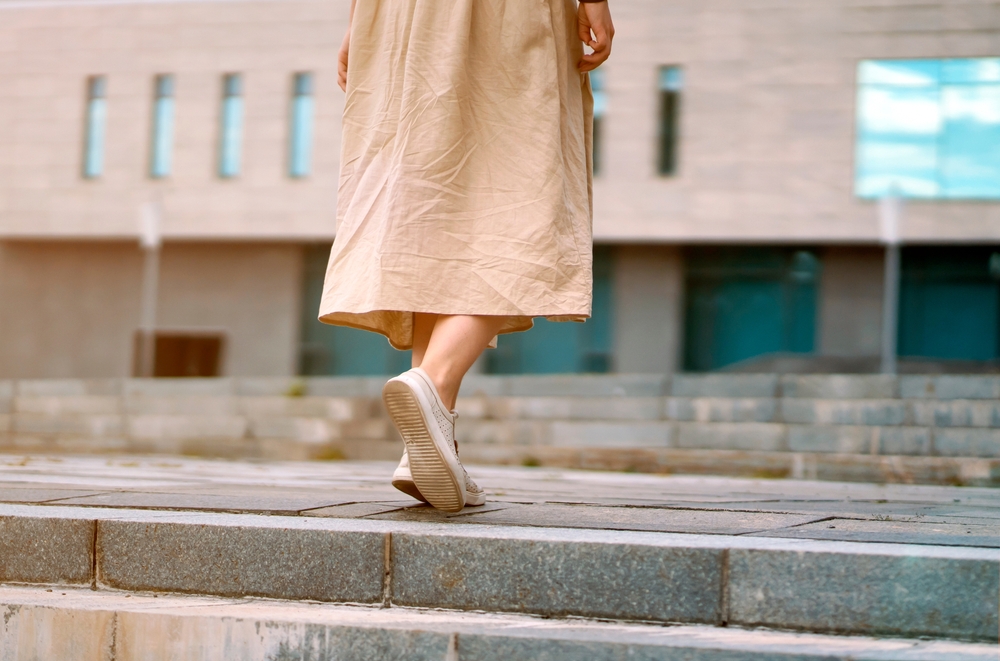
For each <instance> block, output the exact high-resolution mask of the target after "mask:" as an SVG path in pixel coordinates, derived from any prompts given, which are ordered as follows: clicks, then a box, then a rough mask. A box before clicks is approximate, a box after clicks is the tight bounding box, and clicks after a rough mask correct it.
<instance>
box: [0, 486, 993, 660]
mask: <svg viewBox="0 0 1000 661" xmlns="http://www.w3.org/2000/svg"><path fill="white" fill-rule="evenodd" d="M0 516H2V517H4V519H3V520H5V521H14V522H15V524H14V525H13V526H12V527H10V528H9V529H8V530H9V534H7V535H5V539H6V543H7V544H11V545H15V547H17V545H26V544H31V543H34V542H33V541H32V540H33V539H35V536H36V534H37V532H38V530H37V528H38V526H43V527H45V526H48V527H49V528H51V529H52V530H53V531H55V532H54V533H51V532H50V537H54V538H58V537H62V536H63V535H67V534H68V535H69V537H68V539H70V540H71V541H70V544H71V545H70V546H68V547H66V550H65V551H60V554H61V555H63V554H65V555H68V557H66V558H63V560H62V561H63V562H66V563H68V566H74V567H76V566H79V567H83V566H87V567H89V565H88V562H90V560H91V558H92V557H96V562H94V563H93V564H94V566H95V567H96V572H97V573H96V576H92V577H90V578H92V579H93V580H94V581H95V582H96V584H97V585H98V586H109V587H114V588H119V589H126V590H150V591H164V592H186V593H199V594H216V595H225V596H242V595H257V596H267V597H275V598H297V599H316V600H324V601H335V602H355V603H381V602H382V601H383V600H385V601H388V602H392V603H398V604H403V605H409V606H419V607H429V608H438V607H445V608H455V609H461V610H482V609H488V610H491V611H508V612H526V613H533V614H538V615H577V616H582V617H615V618H618V619H641V620H654V621H662V622H689V623H702V624H721V623H725V622H729V623H732V624H745V625H749V626H768V627H774V628H779V629H781V628H783V629H806V630H811V631H817V632H831V633H847V634H850V633H862V632H863V633H866V634H891V635H902V636H939V637H958V638H967V639H973V640H992V639H995V636H996V631H997V627H998V621H997V613H998V610H1000V603H998V592H1000V550H994V549H984V548H976V547H946V546H931V545H914V544H886V543H857V542H833V541H815V540H802V539H785V538H764V537H741V536H728V535H696V534H671V533H651V532H632V531H609V530H594V529H568V528H531V527H516V526H489V525H479V524H462V525H454V524H447V523H416V522H398V521H385V520H370V519H329V518H313V517H287V516H254V515H247V514H210V513H197V512H168V511H152V512H143V511H137V510H127V509H109V508H96V507H95V508H84V507H67V506H56V505H53V506H31V505H3V506H0ZM21 521H29V522H31V523H30V525H29V526H28V527H27V528H25V527H24V525H27V524H19V523H16V522H21ZM95 521H96V535H95V537H96V547H95V548H96V556H91V555H88V554H89V553H90V552H91V551H90V549H91V547H90V545H89V543H88V544H86V545H85V544H82V543H79V538H80V533H79V532H78V530H77V529H78V528H80V527H81V526H91V525H94V524H93V522H95ZM60 527H62V528H60ZM63 529H65V530H66V531H71V533H72V534H70V533H69V532H67V533H63V532H62V530H63ZM83 529H86V528H83ZM74 539H75V540H77V542H72V540H74ZM88 541H89V540H88ZM387 546H388V549H387ZM386 563H388V564H386ZM859 571H861V575H862V576H863V577H864V581H863V583H864V589H863V590H861V591H860V592H859V586H858V581H857V576H858V575H859V574H858V572H859ZM43 575H44V576H43ZM39 576H43V577H48V576H50V574H49V573H44V572H43V573H42V574H39V573H38V572H37V571H35V570H34V569H33V567H32V565H31V561H30V558H29V559H28V560H27V561H26V562H25V563H22V565H17V566H13V567H11V568H9V569H8V571H7V574H6V575H5V577H4V580H6V581H8V582H35V581H38V580H39V578H38V577H39ZM789 576H797V577H798V576H801V580H794V581H789V580H788V577H789ZM383 577H385V580H384V581H383ZM86 578H87V577H84V576H78V575H75V574H74V575H73V577H72V580H68V579H67V580H65V582H67V583H70V582H77V583H79V582H86ZM45 582H62V579H60V580H56V581H53V580H51V579H46V580H45ZM623 586H626V589H624V590H623V589H622V588H623ZM900 586H902V587H903V588H905V589H899V588H900ZM817 594H823V595H824V598H823V599H817V598H816V595H817ZM724 595H728V598H727V597H725V596H724ZM761 595H764V596H765V597H767V598H764V597H761ZM768 595H770V596H768ZM928 599H932V600H933V603H932V604H931V602H929V601H928Z"/></svg>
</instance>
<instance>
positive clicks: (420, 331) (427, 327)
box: [410, 312, 439, 367]
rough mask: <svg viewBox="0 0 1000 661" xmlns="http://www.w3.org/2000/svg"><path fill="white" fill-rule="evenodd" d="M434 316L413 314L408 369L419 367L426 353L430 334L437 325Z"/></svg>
mask: <svg viewBox="0 0 1000 661" xmlns="http://www.w3.org/2000/svg"><path fill="white" fill-rule="evenodd" d="M438 316H439V315H436V314H427V313H424V312H414V313H413V355H412V358H411V360H410V367H420V363H421V362H422V361H423V360H424V354H425V353H426V352H427V345H428V344H430V342H431V333H433V332H434V324H436V323H437V320H438Z"/></svg>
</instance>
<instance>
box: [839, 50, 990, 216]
mask: <svg viewBox="0 0 1000 661" xmlns="http://www.w3.org/2000/svg"><path fill="white" fill-rule="evenodd" d="M857 122H858V125H857V156H856V158H857V166H856V173H855V190H856V193H857V195H859V196H860V197H866V198H872V197H880V196H883V195H887V194H889V193H892V192H895V193H896V194H899V195H902V196H905V197H913V198H925V199H967V200H976V199H1000V58H980V59H956V60H869V61H865V62H862V63H861V64H860V66H859V68H858V107H857Z"/></svg>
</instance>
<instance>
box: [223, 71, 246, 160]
mask: <svg viewBox="0 0 1000 661" xmlns="http://www.w3.org/2000/svg"><path fill="white" fill-rule="evenodd" d="M242 139H243V81H242V79H241V77H240V75H239V74H238V73H230V74H226V75H225V76H223V78H222V126H221V130H220V137H219V176H220V177H223V178H226V179H228V178H230V177H236V176H238V175H239V173H240V151H241V149H240V148H241V146H242V145H241V142H242Z"/></svg>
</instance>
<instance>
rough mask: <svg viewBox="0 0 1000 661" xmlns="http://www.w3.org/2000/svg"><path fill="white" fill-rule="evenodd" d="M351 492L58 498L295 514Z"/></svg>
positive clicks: (334, 502) (84, 502)
mask: <svg viewBox="0 0 1000 661" xmlns="http://www.w3.org/2000/svg"><path fill="white" fill-rule="evenodd" d="M356 499H357V497H356V496H355V497H352V495H351V494H338V495H336V496H332V495H331V496H324V495H323V494H321V493H316V494H312V495H310V494H308V493H297V494H296V493H292V494H267V493H259V492H258V493H243V494H241V493H224V494H212V493H207V494H206V493H176V492H173V493H171V492H150V493H146V492H134V491H129V492H116V493H104V494H99V495H91V496H82V497H77V498H72V497H71V498H67V499H64V500H61V501H60V503H61V504H63V505H90V506H98V507H125V508H137V509H172V510H210V511H219V512H264V513H281V514H288V513H295V512H300V511H302V510H309V509H317V508H320V507H329V506H332V505H340V504H344V503H349V502H353V501H355V500H356Z"/></svg>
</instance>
